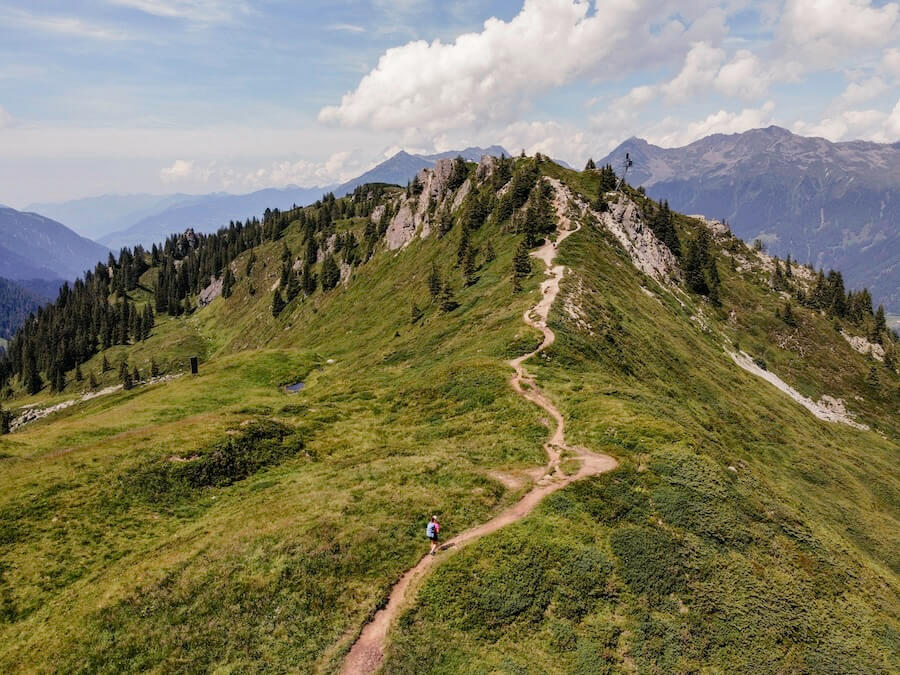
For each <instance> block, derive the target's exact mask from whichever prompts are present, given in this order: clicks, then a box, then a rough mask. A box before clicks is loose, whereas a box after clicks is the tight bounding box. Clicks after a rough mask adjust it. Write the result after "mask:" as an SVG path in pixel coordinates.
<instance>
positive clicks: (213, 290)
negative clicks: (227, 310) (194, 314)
mask: <svg viewBox="0 0 900 675" xmlns="http://www.w3.org/2000/svg"><path fill="white" fill-rule="evenodd" d="M223 281H224V277H222V278H220V279H216V278H215V277H210V278H209V286H207V287H206V288H204V289H203V290H202V291H200V295H199V296H198V298H197V305H199V306H200V307H206V306H207V305H208V304H210V303H211V302H212V301H213V300H215V299H216V298H218V297H219V296H220V295H222V282H223Z"/></svg>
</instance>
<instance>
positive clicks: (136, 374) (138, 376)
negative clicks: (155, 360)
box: [131, 366, 141, 384]
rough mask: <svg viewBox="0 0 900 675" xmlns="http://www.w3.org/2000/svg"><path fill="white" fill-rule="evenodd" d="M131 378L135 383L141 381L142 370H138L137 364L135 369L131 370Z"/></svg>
mask: <svg viewBox="0 0 900 675" xmlns="http://www.w3.org/2000/svg"><path fill="white" fill-rule="evenodd" d="M131 379H132V380H133V381H134V384H137V383H138V382H140V381H141V371H139V370H138V367H137V366H135V367H134V370H132V372H131Z"/></svg>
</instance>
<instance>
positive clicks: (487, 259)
mask: <svg viewBox="0 0 900 675" xmlns="http://www.w3.org/2000/svg"><path fill="white" fill-rule="evenodd" d="M496 259H497V253H496V252H495V251H494V244H493V243H492V242H491V240H490V239H488V243H487V247H486V248H485V249H484V264H485V265H489V264H491V263H492V262H494V260H496Z"/></svg>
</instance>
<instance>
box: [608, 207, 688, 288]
mask: <svg viewBox="0 0 900 675" xmlns="http://www.w3.org/2000/svg"><path fill="white" fill-rule="evenodd" d="M600 222H602V223H603V225H604V227H606V229H607V230H609V231H610V232H612V234H613V235H614V236H615V238H616V239H618V240H619V243H620V244H622V247H623V248H624V249H625V250H626V251H628V255H630V256H631V260H632V261H633V262H634V265H635V267H637V268H638V269H639V270H641V271H642V272H643V273H644V274H646V275H647V276H649V277H652V278H653V279H655V280H656V281H658V282H659V283H661V284H667V283H677V282H678V281H680V279H681V271H680V270H679V268H678V262H677V261H676V260H675V256H674V255H672V252H671V251H670V250H669V247H668V246H666V245H665V244H663V243H662V242H661V241H660V240H659V239H657V238H656V235H655V234H654V233H653V230H651V229H650V227H649V226H648V225H647V224H646V223H645V222H644V218H643V216H642V215H641V211H640V209H639V208H638V206H637V204H635V203H634V202H633V201H631V200H630V199H626V198H625V197H623V196H620V198H619V200H618V201H616V202H611V203H610V204H609V211H607V212H606V213H602V214H600Z"/></svg>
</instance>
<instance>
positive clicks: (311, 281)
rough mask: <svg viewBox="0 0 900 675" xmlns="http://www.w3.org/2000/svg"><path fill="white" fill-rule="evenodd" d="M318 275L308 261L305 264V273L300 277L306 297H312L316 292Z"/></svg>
mask: <svg viewBox="0 0 900 675" xmlns="http://www.w3.org/2000/svg"><path fill="white" fill-rule="evenodd" d="M317 283H318V282H317V279H316V275H315V274H313V272H312V267H311V265H310V264H309V261H308V260H307V261H306V262H305V263H303V271H302V272H301V275H300V285H301V286H302V287H303V292H304V293H305V294H306V295H312V294H313V293H315V292H316V285H317Z"/></svg>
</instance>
